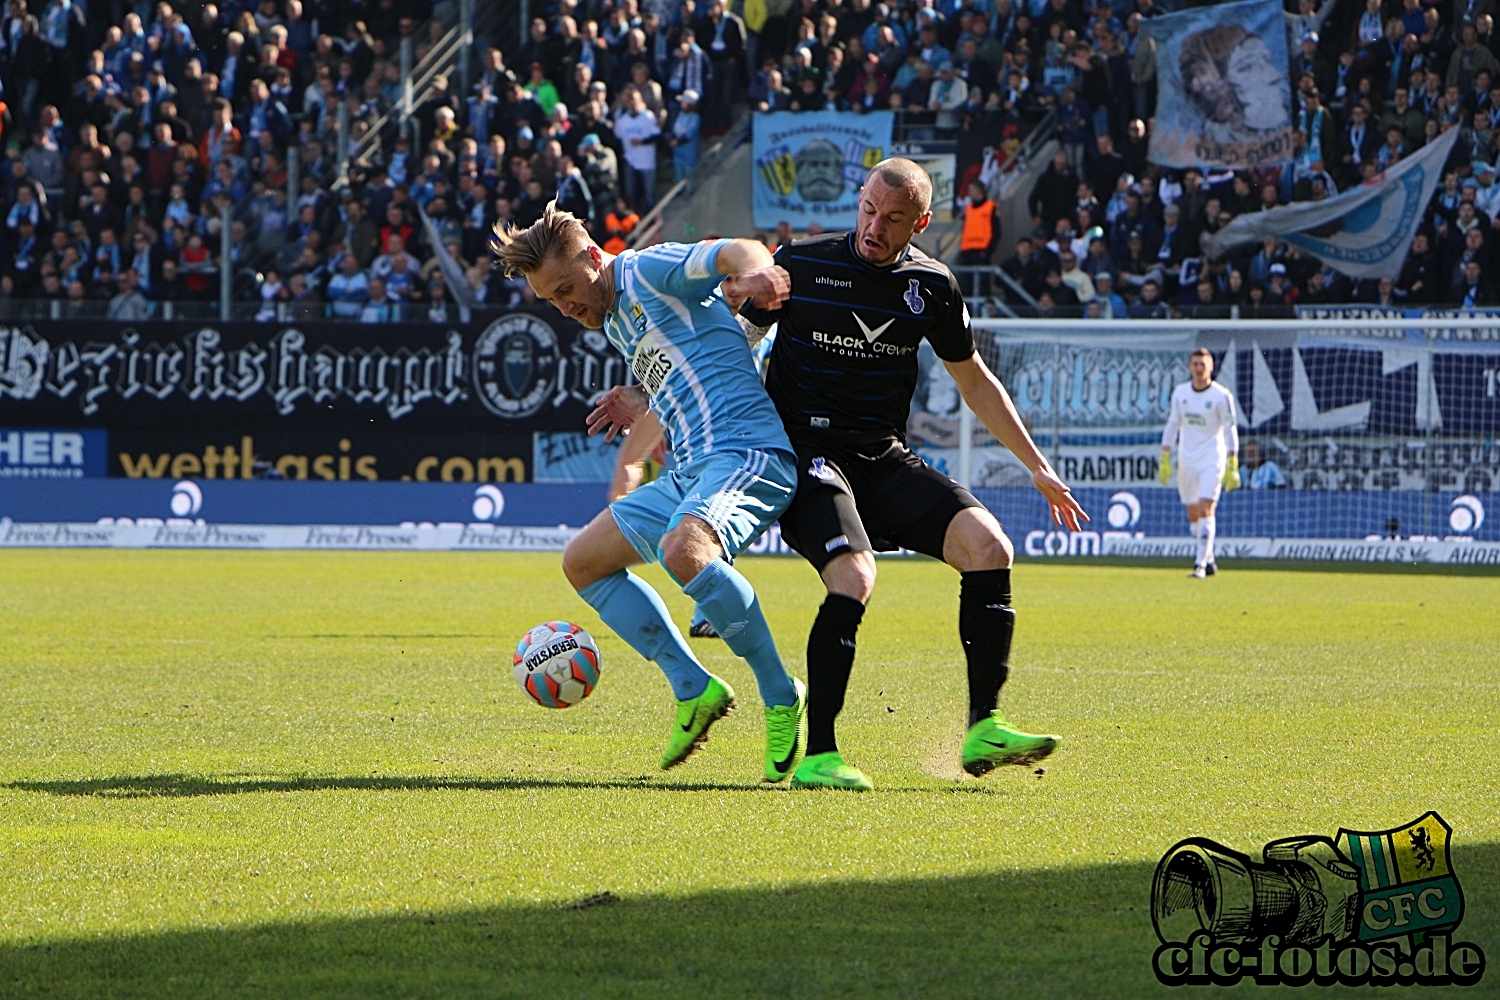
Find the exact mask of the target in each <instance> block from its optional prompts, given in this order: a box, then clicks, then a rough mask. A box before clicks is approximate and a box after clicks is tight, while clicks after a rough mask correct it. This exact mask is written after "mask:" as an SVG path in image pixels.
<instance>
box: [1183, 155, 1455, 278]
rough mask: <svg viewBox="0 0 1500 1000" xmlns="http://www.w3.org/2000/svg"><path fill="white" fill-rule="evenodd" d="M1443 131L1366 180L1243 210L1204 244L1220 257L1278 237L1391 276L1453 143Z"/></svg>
mask: <svg viewBox="0 0 1500 1000" xmlns="http://www.w3.org/2000/svg"><path fill="white" fill-rule="evenodd" d="M1459 131H1460V130H1459V129H1456V128H1453V129H1449V130H1448V132H1447V133H1445V134H1444V135H1442V136H1440V137H1438V139H1437V140H1436V141H1434V142H1433V143H1432V144H1431V145H1428V146H1426V147H1424V148H1422V149H1421V150H1419V151H1418V152H1416V153H1414V154H1412V155H1411V156H1408V157H1407V158H1406V159H1404V160H1402V161H1400V162H1399V163H1397V164H1396V165H1395V166H1394V167H1391V168H1390V169H1389V170H1387V171H1385V173H1382V174H1376V175H1375V176H1374V177H1372V178H1370V180H1368V181H1366V182H1365V183H1364V184H1360V185H1358V186H1357V187H1352V188H1350V189H1349V190H1347V191H1344V192H1343V193H1341V194H1338V195H1336V196H1334V197H1332V198H1327V199H1325V200H1323V201H1305V202H1297V203H1295V204H1291V205H1283V206H1281V207H1280V208H1273V209H1271V210H1270V211H1269V212H1247V213H1245V214H1244V215H1241V216H1240V217H1239V218H1237V219H1235V220H1234V221H1233V222H1231V223H1230V224H1229V225H1227V226H1225V227H1224V228H1223V229H1221V230H1219V231H1218V232H1217V233H1215V234H1214V235H1212V236H1210V237H1208V238H1207V239H1205V240H1204V241H1203V249H1204V252H1205V253H1207V254H1208V255H1209V256H1210V257H1215V258H1216V257H1222V256H1223V255H1224V254H1225V253H1227V252H1228V251H1229V250H1230V248H1231V247H1234V246H1238V245H1239V244H1241V243H1252V242H1259V241H1261V240H1263V239H1267V238H1268V237H1277V238H1279V239H1283V240H1285V241H1286V242H1288V243H1290V244H1292V246H1294V247H1297V248H1298V249H1299V250H1301V251H1303V252H1304V253H1309V254H1312V255H1313V256H1314V257H1317V258H1318V259H1319V260H1321V261H1323V262H1324V263H1325V264H1327V265H1328V266H1329V267H1331V268H1333V269H1334V270H1336V271H1340V272H1342V273H1344V274H1347V275H1349V276H1350V277H1351V278H1395V277H1399V276H1400V274H1401V266H1402V265H1403V264H1404V263H1406V252H1407V250H1409V249H1410V248H1411V241H1412V237H1413V236H1414V235H1415V234H1416V231H1417V226H1418V225H1420V224H1421V222H1422V210H1423V209H1424V208H1426V207H1427V203H1428V202H1430V201H1431V200H1432V195H1433V192H1434V191H1436V190H1437V186H1438V182H1439V181H1441V180H1442V179H1443V165H1444V164H1445V163H1447V162H1448V154H1449V153H1450V152H1452V150H1453V144H1454V143H1455V142H1457V141H1458V136H1459Z"/></svg>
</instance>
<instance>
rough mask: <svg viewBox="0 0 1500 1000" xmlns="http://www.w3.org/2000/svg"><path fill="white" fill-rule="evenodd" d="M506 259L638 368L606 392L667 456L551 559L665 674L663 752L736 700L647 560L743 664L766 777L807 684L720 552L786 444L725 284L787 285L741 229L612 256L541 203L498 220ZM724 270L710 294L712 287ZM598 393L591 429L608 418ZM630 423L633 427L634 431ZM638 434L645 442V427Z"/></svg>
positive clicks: (782, 478) (785, 487)
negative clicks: (526, 224) (701, 656)
mask: <svg viewBox="0 0 1500 1000" xmlns="http://www.w3.org/2000/svg"><path fill="white" fill-rule="evenodd" d="M494 246H495V254H496V257H497V258H498V262H499V266H500V267H501V268H502V269H504V270H505V271H506V272H507V273H510V274H515V273H521V274H524V275H525V276H526V279H527V281H528V282H529V283H530V285H531V287H532V289H533V290H534V291H535V292H536V294H537V296H538V297H540V298H543V299H546V300H547V301H548V302H551V303H552V304H553V305H554V306H556V307H557V308H558V309H559V310H560V311H561V312H562V313H563V315H565V316H568V317H570V318H573V319H576V320H578V321H579V322H580V323H582V324H583V325H584V326H586V327H590V328H592V329H603V330H604V331H605V334H606V335H607V336H608V338H609V340H610V342H611V343H612V344H614V346H615V347H616V348H617V349H618V350H619V351H620V352H621V353H622V354H624V355H625V357H626V358H627V359H628V360H629V362H630V366H631V370H632V371H633V372H634V373H635V376H636V378H637V380H638V381H639V382H640V386H639V387H632V388H631V389H629V390H618V389H617V390H613V391H612V393H611V399H613V400H620V399H621V397H628V398H629V402H630V403H631V406H627V407H623V409H633V408H634V407H635V405H637V404H638V403H639V402H641V401H642V398H644V402H645V403H646V404H647V405H648V406H649V412H648V414H647V416H646V417H645V418H643V419H640V420H638V421H636V422H635V424H634V426H633V427H632V429H631V438H632V441H633V442H635V443H636V444H640V445H645V446H646V447H647V448H649V447H650V444H651V443H654V442H655V441H656V440H658V439H660V437H661V436H662V434H663V433H664V431H665V432H669V433H670V439H671V441H672V445H673V448H672V452H673V459H674V463H673V464H674V466H675V468H673V469H672V470H671V471H670V472H667V473H665V474H663V475H662V476H661V477H660V478H659V479H657V480H655V481H654V482H651V483H648V484H647V485H645V486H642V487H641V488H640V489H637V490H635V491H633V492H630V493H629V494H628V495H626V496H623V497H621V498H620V499H618V500H616V501H615V502H614V503H612V504H610V506H609V508H608V509H607V510H605V511H603V512H601V513H600V515H599V516H598V517H596V518H595V519H594V520H593V521H592V522H591V523H590V524H589V525H588V526H587V527H586V528H584V529H583V530H582V531H581V532H579V534H578V535H577V536H576V537H575V538H574V539H573V541H572V542H571V543H569V545H568V548H567V551H566V552H564V554H563V572H564V573H565V574H566V575H567V577H568V581H569V582H570V583H571V584H572V585H573V587H574V589H576V590H577V591H578V593H579V595H580V596H581V597H583V599H584V600H586V601H587V602H588V603H589V604H590V605H591V606H592V607H593V608H594V610H595V611H597V612H598V613H599V617H600V618H601V619H603V621H604V623H605V624H606V625H608V626H609V627H610V628H612V629H614V631H615V633H616V634H617V635H619V636H620V638H622V639H624V640H625V641H626V642H627V643H629V644H630V646H631V647H632V648H634V649H635V650H636V651H637V652H639V653H640V654H641V655H642V656H644V657H646V658H647V659H648V660H654V661H655V662H656V663H657V665H658V666H660V667H661V668H662V671H663V672H664V673H665V674H666V675H667V678H668V680H670V681H671V683H672V688H673V691H674V693H675V694H676V697H677V718H676V722H675V724H674V726H673V729H672V737H671V740H670V742H669V743H668V745H667V749H666V752H665V753H663V754H662V758H661V766H662V767H663V768H669V767H672V766H674V765H676V764H679V763H681V762H682V761H683V760H685V759H687V757H688V756H689V755H690V754H691V753H692V752H693V751H694V750H696V749H697V748H698V747H699V746H701V745H702V744H703V742H704V741H705V740H706V739H707V736H708V730H709V727H710V726H712V725H713V723H714V722H715V721H717V720H718V719H720V718H722V717H723V716H725V715H727V714H728V713H729V711H730V710H731V709H733V708H734V704H735V701H734V692H733V691H732V690H731V689H730V687H729V685H728V684H726V683H725V682H724V681H723V680H721V679H720V678H718V677H715V676H714V675H713V674H710V673H709V672H708V671H707V670H705V669H704V668H703V666H702V664H700V663H699V662H698V660H697V658H696V657H695V656H694V655H693V653H692V651H691V650H690V649H689V648H688V646H687V643H686V642H685V641H684V640H683V638H682V633H681V632H679V631H678V629H677V626H676V625H675V624H673V622H672V619H671V617H670V616H669V615H668V614H667V609H666V606H665V605H664V604H663V603H662V600H661V598H660V597H659V596H658V595H657V594H656V592H655V591H653V590H652V589H651V588H650V587H649V586H647V585H646V583H645V581H643V580H642V579H641V578H640V577H638V576H636V575H635V574H633V573H631V572H629V571H628V569H627V568H626V567H628V566H632V565H634V564H636V563H640V562H656V561H659V562H660V563H661V564H662V566H663V567H664V568H665V569H666V571H667V572H668V574H670V575H671V576H672V578H673V579H674V580H675V581H676V582H677V583H678V584H679V585H680V586H681V587H682V590H683V593H685V594H687V595H688V596H689V597H691V598H692V599H693V600H694V601H695V602H697V604H698V606H699V608H700V609H701V610H702V611H703V613H704V614H705V615H706V616H707V617H708V620H709V621H710V622H711V623H712V624H713V626H714V628H715V629H716V630H717V631H718V633H719V635H720V636H722V637H723V638H724V639H725V641H726V642H727V643H728V645H729V648H730V649H731V650H733V651H734V652H735V654H737V655H739V656H742V657H744V658H745V660H746V661H747V662H748V663H749V664H750V667H751V669H752V670H753V671H754V672H755V678H756V682H757V684H758V685H759V687H760V693H761V699H762V700H763V701H764V702H765V705H766V760H765V777H766V780H768V781H781V780H783V779H784V778H786V777H787V776H789V775H790V774H791V773H792V771H793V770H794V769H795V768H796V766H797V761H798V758H799V757H800V756H801V753H802V749H803V744H804V742H805V725H806V723H805V716H806V703H807V700H806V689H805V687H804V686H803V685H802V683H801V682H800V681H798V680H796V679H795V678H793V677H791V676H790V675H789V674H788V673H787V671H786V667H785V666H784V665H783V664H782V661H781V656H780V654H779V653H778V652H777V651H776V644H775V642H774V640H773V639H772V637H771V631H770V628H769V627H768V626H767V625H766V620H765V616H764V614H762V613H761V609H760V602H759V601H758V600H757V598H756V596H755V591H754V590H753V589H752V588H751V586H750V583H749V581H747V580H746V579H745V578H744V577H743V576H742V575H741V574H740V573H739V572H738V571H737V570H736V569H734V567H733V566H732V565H731V563H732V561H733V559H734V557H735V556H736V555H738V554H739V553H740V552H743V551H744V550H745V548H746V547H748V546H749V545H750V544H751V543H752V542H754V541H755V539H756V538H758V537H759V536H760V534H761V533H762V532H763V531H765V530H766V528H768V527H770V525H772V524H773V523H775V521H776V519H777V518H778V517H780V515H781V512H782V511H783V510H785V509H786V507H787V505H788V504H789V503H791V500H792V493H793V490H794V488H795V486H794V484H795V482H796V469H795V456H794V454H793V452H792V449H791V444H790V442H789V441H788V440H787V438H786V435H785V432H784V431H783V430H782V428H781V420H780V418H779V417H778V416H777V413H776V409H775V407H774V406H773V405H772V403H771V400H770V398H769V397H768V396H767V395H766V392H765V389H764V388H763V387H762V385H761V382H760V378H759V375H758V374H757V372H756V369H755V362H754V360H753V359H752V357H751V354H750V346H749V343H748V342H747V340H746V337H745V334H744V332H743V330H742V329H741V327H740V325H739V321H738V320H737V319H736V318H735V313H734V311H733V310H731V308H730V306H729V304H726V302H725V298H728V299H729V300H730V301H731V302H732V303H734V304H735V305H738V304H739V302H741V301H743V300H744V299H747V298H748V299H751V300H753V301H754V302H755V303H756V304H757V305H761V304H762V303H766V304H767V305H765V306H764V307H765V308H776V306H777V305H779V304H780V303H781V302H782V301H784V300H785V299H786V296H787V293H788V291H789V288H790V283H789V281H788V280H787V277H786V273H785V272H784V271H782V270H781V269H780V268H777V267H776V266H775V265H774V263H773V262H772V260H771V254H770V253H769V251H767V250H766V249H765V247H763V246H761V245H760V244H759V243H756V242H754V241H751V240H712V241H707V242H703V243H697V244H692V245H683V244H663V245H660V246H656V247H651V248H650V249H647V250H644V251H641V252H634V251H626V252H625V253H623V254H621V255H620V256H618V257H616V256H614V255H612V254H608V253H605V252H604V251H603V250H602V249H601V248H600V247H599V246H598V245H597V244H595V243H594V242H593V241H592V240H590V239H589V237H588V234H587V232H586V230H585V229H584V228H583V225H582V224H581V223H580V222H578V220H577V219H575V218H573V216H571V215H569V214H567V213H566V212H560V211H558V210H556V208H555V207H552V206H549V207H548V209H547V211H546V212H544V213H543V215H542V217H541V219H539V220H538V221H537V222H536V223H535V224H534V225H532V226H531V227H530V228H528V229H525V230H507V231H501V232H497V233H496V237H495V244H494ZM721 286H722V297H721V296H720V295H718V294H716V290H718V289H720V288H721ZM608 413H609V407H608V406H601V408H600V409H599V410H597V411H596V412H595V413H594V414H592V415H591V416H590V424H591V429H592V430H599V429H605V430H606V431H607V433H609V434H610V435H611V436H612V435H613V433H614V432H615V430H617V429H618V427H619V424H618V423H615V422H614V420H613V418H612V417H610V416H609V415H608ZM637 435H642V437H640V438H637V437H636V436H637ZM648 442H649V443H648Z"/></svg>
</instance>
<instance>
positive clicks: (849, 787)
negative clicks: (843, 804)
mask: <svg viewBox="0 0 1500 1000" xmlns="http://www.w3.org/2000/svg"><path fill="white" fill-rule="evenodd" d="M792 787H793V788H838V789H842V790H843V791H846V792H868V791H871V790H873V789H874V787H875V786H874V785H873V784H871V783H870V779H869V778H866V777H865V772H863V771H861V770H860V769H859V768H857V767H850V766H849V765H848V764H845V763H844V758H843V757H842V756H841V755H840V754H839V752H838V751H837V750H830V751H828V752H827V753H815V754H813V755H812V756H811V757H804V758H803V759H802V763H801V764H800V765H799V766H798V767H797V773H796V774H794V775H792Z"/></svg>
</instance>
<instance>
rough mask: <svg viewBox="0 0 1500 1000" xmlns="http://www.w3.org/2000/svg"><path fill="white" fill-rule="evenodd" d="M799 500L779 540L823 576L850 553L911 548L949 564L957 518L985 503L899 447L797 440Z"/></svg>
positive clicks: (788, 513)
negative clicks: (948, 545)
mask: <svg viewBox="0 0 1500 1000" xmlns="http://www.w3.org/2000/svg"><path fill="white" fill-rule="evenodd" d="M792 446H793V447H794V448H795V449H796V451H797V495H796V496H795V497H794V498H793V500H792V505H791V506H790V507H788V508H787V509H786V512H785V513H784V514H782V515H781V537H782V538H784V539H786V543H787V544H788V545H790V546H791V547H792V548H793V549H796V550H797V551H798V552H800V553H801V554H802V556H803V557H804V558H805V559H807V561H808V562H810V563H812V564H813V568H814V569H816V570H817V571H818V572H819V573H821V572H823V567H825V566H827V565H828V564H829V563H830V562H831V561H832V560H833V559H834V557H835V556H840V555H843V554H844V553H845V552H869V551H871V550H875V551H878V552H889V551H892V550H895V549H910V550H911V551H913V552H920V553H922V554H923V555H928V556H932V557H933V558H934V559H942V558H943V539H944V537H945V536H946V535H947V533H948V524H949V523H950V522H951V521H952V520H953V517H954V515H956V514H957V513H958V512H959V511H961V510H963V509H964V508H965V507H979V508H983V507H984V504H982V503H980V502H979V501H978V500H976V499H974V495H973V494H972V493H970V492H969V491H968V490H966V489H964V488H963V487H962V486H960V485H958V484H957V483H955V482H954V481H953V480H951V479H949V478H948V477H947V476H945V475H943V474H942V473H941V472H938V471H937V470H936V469H934V468H932V466H930V465H928V464H927V463H926V462H924V461H922V460H921V459H920V458H918V457H917V456H916V455H915V454H913V453H912V451H911V449H909V448H907V447H906V445H904V444H902V443H901V442H899V441H894V440H893V441H890V442H888V443H885V444H883V445H876V446H874V447H873V448H870V449H869V450H863V449H861V448H856V447H848V446H840V445H839V444H837V443H834V442H829V441H826V440H823V441H816V440H811V441H810V440H807V439H805V438H802V439H799V437H798V436H797V435H793V436H792Z"/></svg>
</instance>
